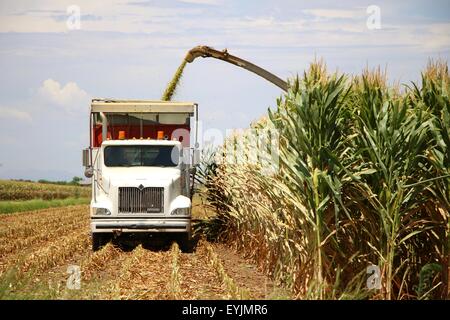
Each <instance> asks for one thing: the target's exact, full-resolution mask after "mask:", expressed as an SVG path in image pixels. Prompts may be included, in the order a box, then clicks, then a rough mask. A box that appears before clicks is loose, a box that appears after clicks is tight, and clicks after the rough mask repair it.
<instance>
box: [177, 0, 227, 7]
mask: <svg viewBox="0 0 450 320" xmlns="http://www.w3.org/2000/svg"><path fill="white" fill-rule="evenodd" d="M179 1H180V2H185V3H192V4H208V5H216V6H217V5H220V4H222V1H221V0H179Z"/></svg>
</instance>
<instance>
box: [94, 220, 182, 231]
mask: <svg viewBox="0 0 450 320" xmlns="http://www.w3.org/2000/svg"><path fill="white" fill-rule="evenodd" d="M91 231H92V232H93V233H97V232H102V233H110V232H121V233H122V232H188V233H190V232H191V219H190V218H177V219H164V218H161V219H124V218H121V219H95V220H94V219H91Z"/></svg>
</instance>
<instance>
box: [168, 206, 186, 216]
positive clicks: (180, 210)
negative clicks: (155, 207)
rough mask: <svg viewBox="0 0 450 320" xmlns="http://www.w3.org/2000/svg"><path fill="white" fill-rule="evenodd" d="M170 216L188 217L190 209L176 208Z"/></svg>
mask: <svg viewBox="0 0 450 320" xmlns="http://www.w3.org/2000/svg"><path fill="white" fill-rule="evenodd" d="M171 215H174V216H188V215H190V208H178V209H175V210H173V211H172V213H171Z"/></svg>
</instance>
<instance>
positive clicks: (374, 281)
mask: <svg viewBox="0 0 450 320" xmlns="http://www.w3.org/2000/svg"><path fill="white" fill-rule="evenodd" d="M366 273H367V274H368V275H369V277H368V278H367V281H366V287H367V289H369V290H371V289H376V290H380V289H381V271H380V267H379V266H377V265H374V264H373V265H370V266H368V267H367V269H366Z"/></svg>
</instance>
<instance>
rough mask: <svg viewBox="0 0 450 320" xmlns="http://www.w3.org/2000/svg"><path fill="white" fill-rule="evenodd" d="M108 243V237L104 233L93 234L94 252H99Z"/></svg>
mask: <svg viewBox="0 0 450 320" xmlns="http://www.w3.org/2000/svg"><path fill="white" fill-rule="evenodd" d="M107 243H108V239H107V237H106V235H104V234H102V233H93V234H92V251H98V250H100V249H101V248H102V247H104V246H105V244H107Z"/></svg>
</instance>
